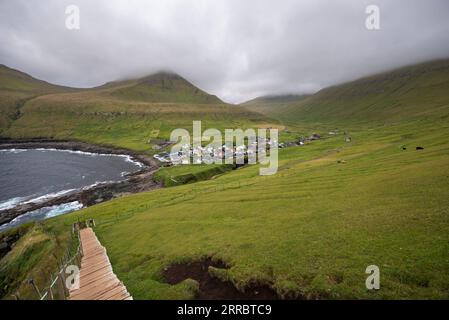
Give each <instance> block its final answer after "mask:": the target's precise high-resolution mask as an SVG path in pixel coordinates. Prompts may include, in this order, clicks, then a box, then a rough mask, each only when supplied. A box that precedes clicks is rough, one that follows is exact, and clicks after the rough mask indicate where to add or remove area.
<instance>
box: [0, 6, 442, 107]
mask: <svg viewBox="0 0 449 320" xmlns="http://www.w3.org/2000/svg"><path fill="white" fill-rule="evenodd" d="M70 4H74V5H77V6H78V7H79V9H80V29H79V30H69V29H67V28H66V18H67V15H66V13H65V10H66V7H67V6H68V5H70ZM369 4H375V5H377V6H378V7H379V9H380V30H368V29H367V28H366V26H365V20H366V18H367V16H368V15H367V14H366V13H365V9H366V6H367V5H369ZM442 57H449V1H448V0H426V1H425V0H385V1H381V0H369V1H364V0H339V1H336V0H328V1H324V0H313V1H311V0H308V1H305V0H304V1H300V0H291V1H289V0H270V1H263V0H254V1H251V0H201V1H196V0H177V1H176V0H174V1H170V0H159V1H148V0H147V1H143V0H142V1H137V0H135V1H132V0H127V1H124V0H101V1H99V0H85V1H80V0H70V1H66V0H39V1H31V0H23V1H22V0H0V63H2V64H6V65H8V66H10V67H13V68H16V69H19V70H21V71H24V72H27V73H29V74H31V75H33V76H35V77H38V78H40V79H44V80H46V81H49V82H52V83H57V84H62V85H69V86H75V87H91V86H96V85H100V84H103V83H105V82H107V81H111V80H116V79H121V78H126V77H133V76H142V75H146V74H149V73H151V72H155V71H158V70H161V69H165V70H172V71H174V72H176V73H179V74H180V75H182V76H184V77H185V78H186V79H188V80H189V81H191V82H193V83H194V84H195V85H197V86H199V87H200V88H202V89H204V90H206V91H208V92H210V93H213V94H216V95H218V96H219V97H220V98H222V99H223V100H225V101H227V102H232V103H236V102H242V101H244V100H247V99H250V98H254V97H256V96H260V95H266V94H280V93H310V92H314V91H316V90H319V89H321V88H323V87H326V86H329V85H332V84H336V83H340V82H343V81H347V80H352V79H355V78H357V77H360V76H364V75H368V74H371V73H374V72H379V71H383V70H385V69H389V68H392V67H397V66H402V65H406V64H411V63H415V62H420V61H425V60H429V59H434V58H442Z"/></svg>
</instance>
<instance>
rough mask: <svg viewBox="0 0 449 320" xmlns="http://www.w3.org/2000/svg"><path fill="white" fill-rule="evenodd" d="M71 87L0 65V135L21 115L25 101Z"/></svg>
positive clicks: (67, 89)
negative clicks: (51, 82)
mask: <svg viewBox="0 0 449 320" xmlns="http://www.w3.org/2000/svg"><path fill="white" fill-rule="evenodd" d="M70 90H73V89H69V88H65V87H61V86H56V85H52V84H50V83H47V82H45V81H42V80H38V79H35V78H33V77H31V76H30V75H28V74H26V73H23V72H20V71H18V70H14V69H11V68H8V67H7V66H5V65H0V135H1V134H2V132H3V131H5V130H6V129H7V128H8V127H9V125H10V124H11V122H12V121H14V120H16V119H17V118H19V117H20V115H21V107H22V106H23V105H24V104H25V103H26V101H28V100H30V99H32V98H33V97H37V96H40V95H44V94H47V93H55V92H64V91H70Z"/></svg>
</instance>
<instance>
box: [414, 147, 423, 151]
mask: <svg viewBox="0 0 449 320" xmlns="http://www.w3.org/2000/svg"><path fill="white" fill-rule="evenodd" d="M416 150H424V148H423V147H416Z"/></svg>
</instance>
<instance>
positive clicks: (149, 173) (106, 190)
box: [0, 139, 161, 225]
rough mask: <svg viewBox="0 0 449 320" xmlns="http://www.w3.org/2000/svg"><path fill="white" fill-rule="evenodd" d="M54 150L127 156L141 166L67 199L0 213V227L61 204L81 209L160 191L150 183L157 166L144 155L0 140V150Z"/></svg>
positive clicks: (79, 145) (51, 142) (74, 145)
mask: <svg viewBox="0 0 449 320" xmlns="http://www.w3.org/2000/svg"><path fill="white" fill-rule="evenodd" d="M38 148H44V149H58V150H71V151H83V152H91V153H101V154H116V155H128V156H130V157H132V158H133V159H134V160H136V161H139V162H140V163H142V164H144V165H145V166H144V167H143V168H142V169H141V170H139V171H137V172H134V173H132V174H129V175H127V179H126V180H124V181H119V182H111V183H103V184H99V185H96V186H93V187H91V188H87V189H80V190H78V191H75V192H73V193H71V194H68V195H62V196H59V197H55V198H51V199H48V200H46V201H42V202H35V203H26V204H20V205H18V206H16V207H14V208H11V209H6V210H1V211H0V225H2V224H5V223H8V222H10V221H12V220H13V219H15V218H16V217H18V216H20V215H22V214H24V213H26V212H29V211H33V210H37V209H40V208H44V207H49V206H54V205H60V204H63V203H68V202H73V201H79V202H80V203H82V204H83V206H84V207H88V206H91V205H94V204H97V203H101V202H104V201H107V200H110V199H113V198H117V197H119V196H121V195H124V194H130V193H137V192H142V191H146V190H151V189H156V188H160V187H161V184H160V183H157V182H155V181H154V180H153V173H154V172H155V171H157V170H158V169H159V167H158V165H157V163H156V162H155V161H154V160H153V159H152V158H151V157H150V156H146V155H142V154H139V153H137V152H134V151H130V150H127V149H123V148H115V147H107V146H97V145H92V144H88V143H85V142H78V141H67V140H49V139H27V140H25V139H23V140H10V139H0V149H38Z"/></svg>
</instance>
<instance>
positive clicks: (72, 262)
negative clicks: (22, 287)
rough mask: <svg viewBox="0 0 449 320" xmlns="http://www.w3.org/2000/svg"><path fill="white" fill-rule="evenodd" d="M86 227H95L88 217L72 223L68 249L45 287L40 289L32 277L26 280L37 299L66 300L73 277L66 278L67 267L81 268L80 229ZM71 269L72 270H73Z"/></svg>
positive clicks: (92, 220) (93, 221)
mask: <svg viewBox="0 0 449 320" xmlns="http://www.w3.org/2000/svg"><path fill="white" fill-rule="evenodd" d="M88 227H95V220H94V219H88V220H86V221H82V222H80V221H78V222H76V223H74V224H72V237H71V238H70V239H71V240H70V243H69V245H68V249H67V251H66V254H65V255H64V257H63V258H62V259H61V262H60V263H59V264H58V271H57V272H56V273H55V274H52V275H51V276H50V280H49V285H48V286H47V287H45V288H44V289H42V290H40V289H39V288H38V286H37V284H36V283H35V281H34V280H33V279H28V280H27V283H28V284H29V285H30V286H32V287H33V290H34V292H35V293H36V296H37V298H38V299H39V300H66V299H67V298H68V297H69V295H70V287H71V286H72V283H71V281H72V279H74V278H73V277H72V278H70V279H68V277H67V275H68V274H67V269H68V267H69V266H76V267H78V270H79V269H80V268H81V260H82V258H83V246H82V243H81V241H80V230H81V229H83V228H88ZM73 238H75V239H73ZM74 240H75V241H76V249H75V252H74V253H72V251H73V247H74V243H73V241H74ZM71 271H72V272H73V270H71ZM68 280H70V281H68ZM16 299H17V297H16Z"/></svg>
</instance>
